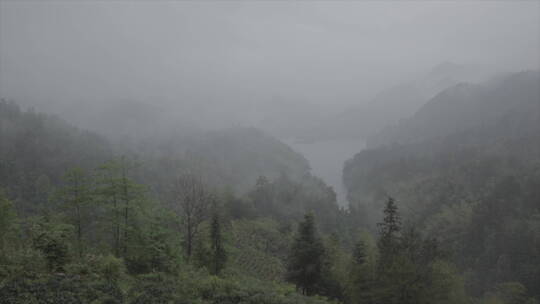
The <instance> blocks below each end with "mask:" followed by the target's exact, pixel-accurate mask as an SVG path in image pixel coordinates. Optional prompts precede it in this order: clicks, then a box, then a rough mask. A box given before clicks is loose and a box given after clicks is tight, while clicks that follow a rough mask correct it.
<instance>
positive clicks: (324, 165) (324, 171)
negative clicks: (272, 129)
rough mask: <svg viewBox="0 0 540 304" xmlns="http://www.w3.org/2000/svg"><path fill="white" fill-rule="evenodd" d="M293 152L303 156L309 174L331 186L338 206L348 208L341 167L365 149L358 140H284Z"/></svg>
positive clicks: (363, 144)
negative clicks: (309, 170)
mask: <svg viewBox="0 0 540 304" xmlns="http://www.w3.org/2000/svg"><path fill="white" fill-rule="evenodd" d="M284 142H286V143H287V144H288V145H289V146H290V147H291V148H293V150H295V151H296V152H298V153H301V154H302V155H304V157H305V158H306V159H307V160H308V161H309V164H310V166H311V173H312V174H313V175H315V176H318V177H320V178H322V180H323V181H324V182H325V183H326V184H328V185H330V186H332V188H334V191H335V192H336V195H337V202H338V204H339V205H340V206H344V207H346V206H348V204H349V203H348V201H347V192H346V190H345V187H344V186H343V179H342V176H343V165H344V163H345V161H346V160H348V159H350V158H352V157H353V156H354V155H355V154H356V153H358V152H360V151H361V150H363V149H364V148H365V143H364V141H362V140H359V139H333V140H326V141H316V142H309V143H305V142H298V141H295V140H293V139H287V140H284Z"/></svg>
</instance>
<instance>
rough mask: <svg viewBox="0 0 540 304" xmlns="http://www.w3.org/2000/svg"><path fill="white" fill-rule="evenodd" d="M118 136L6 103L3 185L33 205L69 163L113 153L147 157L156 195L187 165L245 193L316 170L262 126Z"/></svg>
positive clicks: (0, 154)
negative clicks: (259, 182)
mask: <svg viewBox="0 0 540 304" xmlns="http://www.w3.org/2000/svg"><path fill="white" fill-rule="evenodd" d="M115 139H118V137H111V138H106V137H104V136H101V135H98V134H96V133H93V132H89V131H85V130H81V129H78V128H76V127H73V126H71V125H69V124H68V123H66V122H65V121H64V120H62V119H61V118H59V117H57V116H52V115H47V114H44V113H38V112H36V111H34V110H33V109H30V110H26V111H25V110H21V108H20V107H19V106H18V105H17V104H15V103H13V102H7V101H2V102H0V161H1V163H0V165H1V167H0V176H2V178H1V179H0V187H4V188H6V190H7V191H8V194H9V197H10V198H12V199H14V200H16V201H17V200H19V199H20V200H22V203H21V204H22V205H24V206H25V207H24V208H34V207H36V204H34V202H35V200H36V197H37V196H43V195H44V193H41V194H38V193H37V192H39V191H46V192H45V193H48V192H49V191H50V190H51V187H54V186H55V185H58V184H59V183H60V180H61V178H62V176H63V174H64V172H65V171H66V170H67V169H68V168H71V167H74V166H78V167H81V168H85V169H92V168H94V167H97V166H98V165H99V164H101V163H103V162H105V161H107V160H109V159H111V158H113V156H114V155H127V156H129V157H131V158H133V159H135V160H138V161H140V162H142V163H144V166H140V170H139V173H138V174H137V179H138V180H139V181H140V182H144V183H147V184H148V185H149V186H150V187H151V189H153V190H155V191H156V194H158V193H159V192H160V191H161V192H163V191H162V190H163V187H167V186H166V185H167V183H170V180H172V179H173V178H174V176H173V175H174V174H177V173H178V171H182V170H184V171H185V170H196V171H199V172H200V174H202V175H204V176H205V178H207V180H208V182H209V183H211V184H212V185H214V186H215V187H221V188H223V187H230V188H232V189H234V190H237V191H240V192H243V193H245V192H247V191H248V190H249V189H250V188H251V187H252V186H253V185H254V183H255V180H256V179H257V177H259V176H261V175H264V176H267V177H268V178H270V179H275V178H277V177H279V176H280V175H282V174H286V175H287V176H289V177H291V178H293V179H294V180H300V179H301V178H303V177H305V176H307V175H309V164H308V163H307V161H306V160H305V159H304V158H303V157H302V156H301V155H300V154H298V153H296V152H294V151H293V150H292V149H290V148H289V147H288V146H287V145H285V144H283V143H281V142H279V141H278V140H276V139H274V138H273V137H271V136H269V135H266V134H264V133H263V132H262V131H259V130H257V129H255V128H240V127H238V128H228V129H224V130H216V131H212V132H210V131H208V132H202V131H198V132H194V131H191V132H190V135H186V134H180V135H167V136H153V137H151V136H144V137H141V138H140V139H139V140H137V141H131V140H128V141H115ZM150 176H152V177H153V178H149V177H150ZM40 189H41V190H40ZM27 203H28V204H27ZM22 205H19V206H22Z"/></svg>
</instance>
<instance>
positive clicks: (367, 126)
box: [304, 62, 498, 140]
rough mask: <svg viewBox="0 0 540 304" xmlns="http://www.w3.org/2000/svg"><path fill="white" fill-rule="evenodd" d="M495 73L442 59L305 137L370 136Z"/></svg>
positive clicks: (311, 131)
mask: <svg viewBox="0 0 540 304" xmlns="http://www.w3.org/2000/svg"><path fill="white" fill-rule="evenodd" d="M495 75H498V73H496V69H495V68H493V67H488V66H481V65H470V64H457V63H453V62H443V63H441V64H438V65H436V66H434V67H433V68H431V69H430V70H428V71H427V72H425V73H424V75H421V76H416V77H413V79H412V80H408V81H403V82H402V83H399V84H397V85H394V86H390V87H388V88H386V89H383V90H381V91H380V92H379V93H377V94H376V95H375V96H374V97H373V98H372V99H371V100H369V102H368V103H366V104H364V105H356V106H349V107H348V108H347V109H346V110H344V111H342V112H340V113H339V114H337V115H334V116H332V117H328V118H327V119H326V120H323V121H322V122H321V121H317V125H316V126H314V127H313V128H312V130H308V131H306V134H305V136H304V139H305V140H317V139H321V138H322V139H329V138H330V139H332V138H338V139H340V138H341V139H343V138H356V139H358V138H360V139H368V138H370V137H372V136H373V135H375V134H377V133H379V132H381V130H383V129H384V128H385V127H387V126H393V125H396V124H398V123H399V122H400V121H401V120H404V119H407V118H408V117H410V116H411V115H413V114H414V113H415V112H416V111H418V110H419V109H420V108H421V107H422V106H424V105H425V104H426V103H427V102H429V100H430V99H431V98H433V97H434V96H435V95H437V94H438V93H439V92H441V91H442V90H445V89H448V88H451V87H453V86H455V85H457V84H460V83H482V82H485V81H487V80H489V79H491V78H492V77H494V76H495Z"/></svg>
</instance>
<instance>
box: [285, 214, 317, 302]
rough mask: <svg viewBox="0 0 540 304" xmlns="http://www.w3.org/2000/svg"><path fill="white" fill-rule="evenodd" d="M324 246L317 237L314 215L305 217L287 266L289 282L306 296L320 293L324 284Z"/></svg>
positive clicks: (299, 227)
mask: <svg viewBox="0 0 540 304" xmlns="http://www.w3.org/2000/svg"><path fill="white" fill-rule="evenodd" d="M323 263H324V246H323V243H322V241H321V239H320V238H319V237H318V235H317V231H316V228H315V218H314V216H313V214H312V213H308V214H306V215H305V216H304V221H303V222H301V223H300V225H299V226H298V233H297V236H296V238H295V240H294V243H293V246H292V250H291V253H290V256H289V263H288V265H287V280H288V281H290V282H292V283H294V284H296V288H297V289H299V290H301V292H302V294H304V295H313V294H315V293H317V292H318V288H319V287H320V283H321V282H322V279H323V278H322V271H323V266H324V265H323Z"/></svg>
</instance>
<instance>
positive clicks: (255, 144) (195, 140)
mask: <svg viewBox="0 0 540 304" xmlns="http://www.w3.org/2000/svg"><path fill="white" fill-rule="evenodd" d="M136 150H137V151H139V154H140V155H141V156H143V157H144V158H147V159H152V160H153V163H154V164H155V166H153V167H152V170H155V171H156V172H155V173H154V175H157V174H159V173H158V172H166V175H167V174H173V175H174V174H176V173H175V172H171V170H170V168H175V167H178V168H184V169H188V170H193V171H195V172H199V173H200V174H202V175H203V176H204V177H205V178H206V179H207V181H208V182H209V183H211V184H212V185H214V186H217V187H231V188H232V189H234V190H237V191H240V192H245V191H246V190H247V189H249V188H251V187H253V186H254V185H255V181H256V180H257V178H258V177H259V176H266V177H267V178H269V179H274V178H277V177H279V176H281V175H283V174H284V175H287V176H289V177H290V178H292V179H294V180H299V179H300V178H302V177H304V176H306V175H308V174H309V170H310V168H309V164H308V162H307V160H306V159H305V158H304V157H303V156H302V155H300V154H298V153H296V152H295V151H293V150H292V149H291V148H290V147H289V146H287V145H286V144H284V143H282V142H281V141H279V140H277V139H275V138H274V137H272V136H270V135H267V134H265V133H264V132H262V131H260V130H258V129H255V128H242V127H236V128H228V129H223V130H215V131H206V132H204V131H199V132H196V133H191V134H190V135H179V136H174V135H172V136H164V137H160V138H153V139H147V140H145V141H142V142H141V144H140V145H138V146H137V147H136ZM173 171H174V170H173ZM167 178H169V179H171V178H174V176H169V177H167ZM153 184H156V186H159V187H164V186H165V187H166V185H167V183H166V180H162V181H161V182H159V181H156V182H155V183H153Z"/></svg>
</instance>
